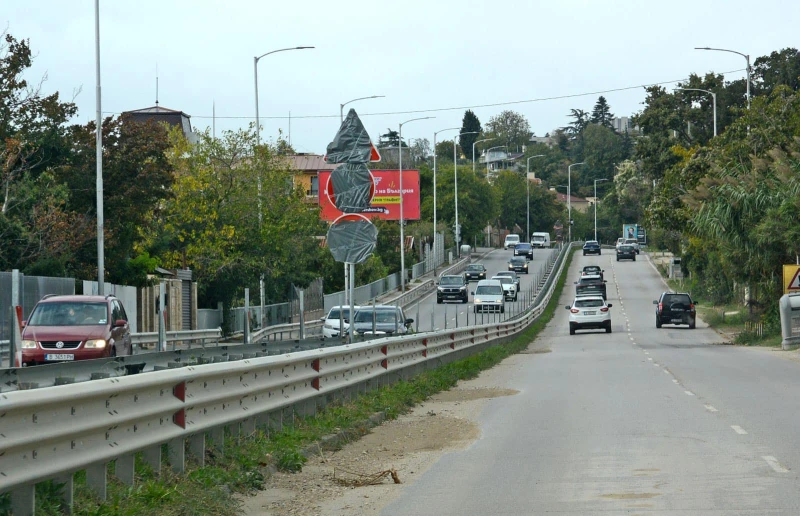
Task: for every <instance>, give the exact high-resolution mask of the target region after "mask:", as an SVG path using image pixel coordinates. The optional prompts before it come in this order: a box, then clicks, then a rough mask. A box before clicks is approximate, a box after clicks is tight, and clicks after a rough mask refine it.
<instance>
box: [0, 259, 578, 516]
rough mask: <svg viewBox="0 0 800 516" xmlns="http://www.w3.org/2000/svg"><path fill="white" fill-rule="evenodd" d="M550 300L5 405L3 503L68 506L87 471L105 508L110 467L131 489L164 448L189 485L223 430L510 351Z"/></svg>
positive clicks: (310, 411)
mask: <svg viewBox="0 0 800 516" xmlns="http://www.w3.org/2000/svg"><path fill="white" fill-rule="evenodd" d="M564 256H565V253H561V254H560V255H559V260H558V262H559V263H560V266H559V265H558V263H557V264H555V265H556V266H557V268H558V274H557V276H560V275H561V273H562V272H563V269H564V264H565V263H566V261H565V260H564V259H563V258H564ZM551 284H552V283H551ZM552 293H553V290H552V289H550V290H549V291H548V294H547V295H546V296H544V299H542V302H541V303H540V304H538V305H536V306H533V307H531V309H529V310H528V311H527V312H525V313H523V314H519V315H518V317H516V318H514V319H511V320H508V321H505V322H500V323H491V324H484V325H476V326H471V327H462V328H457V329H453V330H443V331H436V332H428V333H423V334H418V335H411V336H406V337H400V338H382V339H376V340H372V341H369V342H364V343H358V344H352V345H345V346H336V347H330V348H321V349H316V350H311V351H302V352H298V353H291V354H286V355H280V356H266V357H254V358H249V359H244V360H238V361H235V362H226V363H218V364H217V363H212V364H204V365H196V366H193V367H184V368H179V369H173V370H165V371H157V372H153V373H149V374H146V375H132V376H123V377H118V378H108V379H101V380H96V381H94V382H91V383H80V384H68V385H63V386H59V387H57V388H53V389H43V390H32V391H17V392H11V393H7V394H5V395H4V403H3V415H4V421H5V423H4V426H3V433H2V434H0V447H1V448H2V449H3V454H2V455H0V493H11V510H12V511H13V513H14V514H18V515H20V514H25V515H27V514H33V512H34V509H35V492H36V489H35V487H36V483H37V482H41V481H45V480H48V479H57V480H58V481H59V482H60V483H63V484H64V490H63V492H62V495H63V497H64V499H65V501H67V502H68V503H70V502H71V500H72V491H73V477H74V473H75V472H76V471H81V470H82V471H85V478H86V484H87V486H88V487H89V488H90V489H92V490H93V491H94V492H95V493H96V494H97V495H98V496H99V498H100V499H105V498H106V494H107V493H106V489H107V477H108V463H109V462H111V461H115V463H116V464H115V468H114V476H115V477H116V478H117V479H118V480H119V481H121V482H123V483H125V484H128V485H132V484H133V483H134V480H135V475H134V471H135V465H136V462H137V460H144V461H145V462H146V463H147V464H149V465H150V466H151V467H152V468H153V469H154V470H155V471H156V472H159V471H160V470H161V467H162V457H161V453H162V452H161V450H162V446H163V445H166V449H167V457H166V458H167V463H168V464H169V465H170V467H171V468H172V470H173V471H175V472H177V473H183V472H184V471H185V468H186V454H187V450H188V453H189V454H190V455H191V456H193V458H194V459H195V460H196V461H197V462H198V463H199V464H200V465H201V466H202V465H204V464H205V456H206V449H207V448H215V449H217V450H223V447H224V436H225V431H226V429H230V430H231V431H234V432H236V433H237V434H238V432H239V431H240V430H241V431H242V432H243V433H244V434H245V435H249V434H251V433H252V432H253V431H254V430H255V429H256V427H258V426H261V427H265V428H280V427H281V426H282V425H283V421H284V418H287V419H291V418H294V417H295V416H300V417H303V416H311V415H314V414H315V413H316V412H317V410H318V409H320V408H322V407H324V406H325V405H326V404H328V403H330V402H335V401H337V400H341V399H347V398H350V397H351V396H356V395H358V394H359V393H362V392H365V391H367V390H373V389H376V388H380V387H381V386H383V385H389V384H392V383H395V382H398V381H402V380H406V379H409V378H411V377H413V376H414V375H416V374H418V373H420V372H422V371H425V370H427V369H433V368H436V367H438V366H440V365H442V364H445V363H449V362H452V361H454V360H457V359H460V358H464V357H466V356H470V355H472V354H474V353H476V352H479V351H482V350H484V349H487V348H489V347H491V346H493V345H496V344H498V343H502V342H504V341H506V340H508V339H511V338H513V337H514V336H515V335H516V334H518V333H519V332H521V331H523V330H524V329H525V328H527V327H528V326H529V325H530V324H531V323H533V322H534V321H535V320H536V319H537V318H538V317H539V316H540V315H541V313H542V312H543V310H544V308H545V307H546V305H547V303H548V302H549V301H550V298H551V296H552ZM272 373H275V374H272ZM207 439H208V441H207ZM187 445H188V446H187ZM139 452H142V456H141V459H139V458H137V456H136V455H137V453H139Z"/></svg>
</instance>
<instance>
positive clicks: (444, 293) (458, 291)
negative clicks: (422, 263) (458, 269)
mask: <svg viewBox="0 0 800 516" xmlns="http://www.w3.org/2000/svg"><path fill="white" fill-rule="evenodd" d="M448 299H455V300H456V301H461V302H462V303H469V292H468V291H467V278H466V276H464V275H463V274H453V275H448V276H442V277H441V278H440V279H439V285H438V286H437V287H436V302H437V303H439V304H442V303H443V302H444V301H447V300H448Z"/></svg>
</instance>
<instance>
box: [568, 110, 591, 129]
mask: <svg viewBox="0 0 800 516" xmlns="http://www.w3.org/2000/svg"><path fill="white" fill-rule="evenodd" d="M569 111H570V112H569V116H570V117H571V118H572V119H573V120H572V122H570V123H569V125H567V126H566V127H564V128H563V132H564V133H566V134H568V135H571V136H577V135H579V134H581V133H582V132H583V130H584V129H586V126H587V125H589V113H587V112H586V111H584V110H582V109H570V110H569Z"/></svg>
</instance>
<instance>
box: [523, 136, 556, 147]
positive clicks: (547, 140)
mask: <svg viewBox="0 0 800 516" xmlns="http://www.w3.org/2000/svg"><path fill="white" fill-rule="evenodd" d="M528 141H529V142H531V143H539V144H541V145H547V146H548V147H552V146H553V145H555V144H556V142H555V139H553V137H552V136H531V139H530V140H528Z"/></svg>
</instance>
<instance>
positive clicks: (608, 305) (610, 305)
mask: <svg viewBox="0 0 800 516" xmlns="http://www.w3.org/2000/svg"><path fill="white" fill-rule="evenodd" d="M606 306H607V307H609V308H611V307H612V306H614V305H612V304H611V303H608V304H607V305H606Z"/></svg>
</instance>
